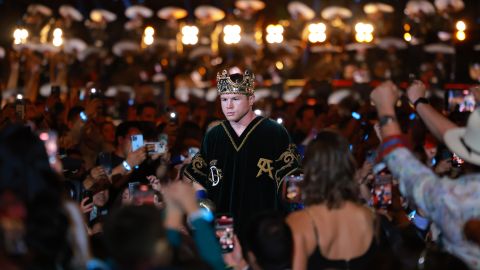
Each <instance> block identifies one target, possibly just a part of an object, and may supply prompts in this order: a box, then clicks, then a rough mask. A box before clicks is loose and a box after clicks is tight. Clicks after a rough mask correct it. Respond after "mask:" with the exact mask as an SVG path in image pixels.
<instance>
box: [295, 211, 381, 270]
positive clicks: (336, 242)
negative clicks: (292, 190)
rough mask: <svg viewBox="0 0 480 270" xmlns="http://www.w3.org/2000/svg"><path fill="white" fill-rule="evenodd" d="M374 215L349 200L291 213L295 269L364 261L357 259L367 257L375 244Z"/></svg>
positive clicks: (342, 266)
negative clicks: (332, 205)
mask: <svg viewBox="0 0 480 270" xmlns="http://www.w3.org/2000/svg"><path fill="white" fill-rule="evenodd" d="M374 217H375V216H374V214H373V212H371V211H370V210H369V209H368V208H366V207H363V206H361V205H358V204H356V203H352V202H345V203H344V204H343V205H342V206H341V207H339V208H335V209H328V208H327V207H326V206H325V205H312V206H310V207H308V208H306V209H305V210H303V211H300V212H296V213H293V214H291V215H290V216H289V217H288V219H287V221H288V223H289V225H290V226H291V227H292V231H293V232H294V239H295V256H294V269H306V268H307V265H308V268H310V269H321V268H324V267H327V266H330V267H338V268H344V265H347V262H346V261H350V262H352V263H354V264H357V262H358V263H360V264H363V260H361V261H359V260H360V259H362V258H363V257H364V256H367V257H369V256H370V254H371V252H372V249H373V248H374V247H375V244H376V243H375V241H374V238H375V221H374ZM297 252H298V253H297ZM352 266H353V267H352ZM350 267H352V268H355V265H351V266H350Z"/></svg>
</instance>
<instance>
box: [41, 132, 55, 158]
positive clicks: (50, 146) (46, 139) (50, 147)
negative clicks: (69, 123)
mask: <svg viewBox="0 0 480 270" xmlns="http://www.w3.org/2000/svg"><path fill="white" fill-rule="evenodd" d="M39 137H40V140H42V141H43V143H44V145H45V150H46V151H47V155H48V161H49V162H50V164H54V163H55V162H56V161H57V154H58V144H57V133H56V132H55V131H52V130H49V131H41V132H40V133H39Z"/></svg>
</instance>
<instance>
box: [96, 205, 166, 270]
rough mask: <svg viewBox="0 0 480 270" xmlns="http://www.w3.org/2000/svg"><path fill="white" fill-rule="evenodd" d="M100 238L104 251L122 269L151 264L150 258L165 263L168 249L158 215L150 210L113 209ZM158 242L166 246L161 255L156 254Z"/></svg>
mask: <svg viewBox="0 0 480 270" xmlns="http://www.w3.org/2000/svg"><path fill="white" fill-rule="evenodd" d="M104 234H105V244H106V247H107V249H108V250H109V252H110V254H111V255H112V258H113V259H114V260H115V261H116V262H117V263H118V264H119V266H120V267H121V268H123V269H136V266H138V265H139V264H141V263H144V262H146V261H152V259H153V258H154V257H155V258H157V259H160V261H161V262H164V263H168V261H169V258H168V257H169V255H170V254H169V253H168V250H169V245H168V240H167V238H166V230H165V228H164V226H163V220H162V215H161V213H160V211H159V210H158V209H156V208H155V207H154V206H150V205H141V206H124V207H122V208H119V209H117V210H116V211H114V212H113V213H112V214H111V215H110V216H109V217H107V219H106V221H105V224H104ZM159 241H164V243H165V244H166V246H164V248H165V250H164V252H160V253H159V250H157V248H158V243H159ZM158 256H161V257H160V258H159V257H158ZM156 261H158V260H156Z"/></svg>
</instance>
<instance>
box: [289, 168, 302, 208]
mask: <svg viewBox="0 0 480 270" xmlns="http://www.w3.org/2000/svg"><path fill="white" fill-rule="evenodd" d="M302 182H303V174H301V175H289V176H286V177H285V189H286V190H285V197H286V198H287V201H289V202H296V203H298V202H301V200H302V193H301V188H300V185H301V183H302Z"/></svg>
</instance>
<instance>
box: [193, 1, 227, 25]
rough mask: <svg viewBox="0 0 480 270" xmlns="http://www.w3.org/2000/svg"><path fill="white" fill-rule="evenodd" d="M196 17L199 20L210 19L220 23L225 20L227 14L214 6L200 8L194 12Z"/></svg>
mask: <svg viewBox="0 0 480 270" xmlns="http://www.w3.org/2000/svg"><path fill="white" fill-rule="evenodd" d="M194 14H195V17H197V18H198V19H199V20H205V19H210V20H212V21H214V22H217V21H220V20H222V19H223V18H225V12H223V10H221V9H219V8H217V7H214V6H208V5H203V6H198V7H197V8H196V9H195V11H194Z"/></svg>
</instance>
